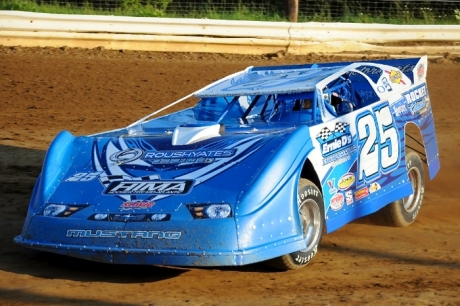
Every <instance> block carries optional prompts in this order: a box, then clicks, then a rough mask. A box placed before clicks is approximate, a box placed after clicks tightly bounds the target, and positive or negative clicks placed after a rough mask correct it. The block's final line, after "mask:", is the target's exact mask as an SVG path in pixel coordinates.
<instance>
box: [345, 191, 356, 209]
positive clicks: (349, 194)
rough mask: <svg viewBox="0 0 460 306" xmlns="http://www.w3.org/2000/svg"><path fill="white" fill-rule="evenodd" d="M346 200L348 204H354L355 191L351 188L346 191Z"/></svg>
mask: <svg viewBox="0 0 460 306" xmlns="http://www.w3.org/2000/svg"><path fill="white" fill-rule="evenodd" d="M345 201H346V202H347V205H351V204H353V202H354V201H353V193H352V191H351V190H348V191H347V192H345Z"/></svg>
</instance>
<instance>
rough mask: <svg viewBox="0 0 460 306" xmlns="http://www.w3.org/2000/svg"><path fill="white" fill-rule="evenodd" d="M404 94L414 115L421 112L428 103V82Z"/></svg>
mask: <svg viewBox="0 0 460 306" xmlns="http://www.w3.org/2000/svg"><path fill="white" fill-rule="evenodd" d="M403 96H404V98H405V99H406V101H407V104H408V108H409V111H410V112H411V114H412V115H416V114H419V113H421V112H422V111H423V110H424V108H425V107H426V105H427V99H428V91H427V87H426V84H423V85H421V86H418V87H416V88H414V89H412V90H410V91H408V92H406V93H404V94H403Z"/></svg>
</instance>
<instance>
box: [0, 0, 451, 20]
mask: <svg viewBox="0 0 460 306" xmlns="http://www.w3.org/2000/svg"><path fill="white" fill-rule="evenodd" d="M291 1H292V0H291ZM288 2H289V0H2V1H0V10H23V11H32V12H48V13H70V14H72V13H75V14H107V15H127V16H143V17H175V18H181V17H189V18H208V19H228V20H232V19H233V20H235V19H236V20H269V21H276V20H278V21H285V20H286V17H285V16H286V5H287V3H288ZM297 20H298V21H299V22H305V21H317V22H357V23H393V24H460V0H429V1H420V0H407V1H400V0H299V2H298V19H297Z"/></svg>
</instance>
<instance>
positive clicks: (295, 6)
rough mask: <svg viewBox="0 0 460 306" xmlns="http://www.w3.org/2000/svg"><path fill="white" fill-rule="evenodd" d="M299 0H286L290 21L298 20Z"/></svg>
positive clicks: (287, 15)
mask: <svg viewBox="0 0 460 306" xmlns="http://www.w3.org/2000/svg"><path fill="white" fill-rule="evenodd" d="M298 16H299V0H286V17H287V19H288V20H289V21H290V22H297V17H298Z"/></svg>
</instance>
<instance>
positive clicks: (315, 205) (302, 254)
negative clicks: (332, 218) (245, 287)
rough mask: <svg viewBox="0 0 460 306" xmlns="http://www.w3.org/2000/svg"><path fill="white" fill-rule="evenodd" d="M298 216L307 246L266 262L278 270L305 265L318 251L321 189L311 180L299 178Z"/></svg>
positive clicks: (321, 223)
mask: <svg viewBox="0 0 460 306" xmlns="http://www.w3.org/2000/svg"><path fill="white" fill-rule="evenodd" d="M297 202H298V206H299V217H300V222H301V225H302V230H303V233H304V239H305V242H306V244H307V248H306V249H304V250H300V251H297V252H293V253H290V254H285V255H283V256H280V257H277V258H274V259H271V260H269V261H268V264H269V265H270V266H272V267H274V268H276V269H279V270H296V269H300V268H302V267H304V266H306V265H307V264H308V263H309V262H310V261H311V260H312V259H313V257H315V255H316V253H317V252H318V246H319V244H320V242H321V238H322V236H323V231H324V222H325V218H324V201H323V195H322V193H321V191H320V190H319V189H318V187H316V185H315V184H313V183H312V182H311V181H309V180H307V179H304V178H301V179H300V181H299V185H298V191H297Z"/></svg>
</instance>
